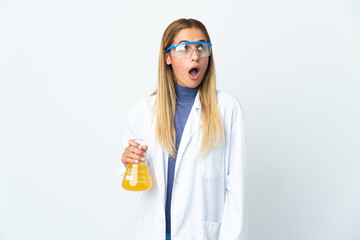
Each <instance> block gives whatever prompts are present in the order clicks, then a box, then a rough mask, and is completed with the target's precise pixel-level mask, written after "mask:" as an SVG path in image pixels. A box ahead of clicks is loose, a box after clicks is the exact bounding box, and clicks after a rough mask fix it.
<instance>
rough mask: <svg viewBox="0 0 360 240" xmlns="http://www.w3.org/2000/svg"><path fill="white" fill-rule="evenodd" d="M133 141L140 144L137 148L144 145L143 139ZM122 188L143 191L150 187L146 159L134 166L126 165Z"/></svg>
mask: <svg viewBox="0 0 360 240" xmlns="http://www.w3.org/2000/svg"><path fill="white" fill-rule="evenodd" d="M133 140H134V141H135V142H137V143H139V144H140V146H139V148H142V146H143V145H144V140H143V139H133ZM122 186H123V188H124V189H126V190H129V191H145V190H149V189H150V188H151V187H152V182H151V177H150V172H149V168H148V166H147V164H146V159H145V161H144V162H139V163H134V164H131V163H129V164H128V165H127V167H126V171H125V175H124V178H123V181H122Z"/></svg>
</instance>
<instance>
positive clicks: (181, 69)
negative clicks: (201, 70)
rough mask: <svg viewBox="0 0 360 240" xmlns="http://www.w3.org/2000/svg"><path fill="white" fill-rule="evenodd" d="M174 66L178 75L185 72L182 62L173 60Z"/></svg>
mask: <svg viewBox="0 0 360 240" xmlns="http://www.w3.org/2000/svg"><path fill="white" fill-rule="evenodd" d="M172 68H173V70H174V72H175V73H176V75H181V74H184V71H185V70H184V69H185V67H184V65H183V64H181V63H180V62H177V61H173V62H172Z"/></svg>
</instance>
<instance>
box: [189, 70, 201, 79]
mask: <svg viewBox="0 0 360 240" xmlns="http://www.w3.org/2000/svg"><path fill="white" fill-rule="evenodd" d="M189 75H190V78H191V79H193V80H195V79H197V78H198V76H199V69H198V68H192V69H190V71H189Z"/></svg>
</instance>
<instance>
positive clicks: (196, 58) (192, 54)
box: [190, 48, 199, 62]
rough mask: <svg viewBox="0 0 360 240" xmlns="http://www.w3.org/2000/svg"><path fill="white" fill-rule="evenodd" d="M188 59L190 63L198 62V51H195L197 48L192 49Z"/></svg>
mask: <svg viewBox="0 0 360 240" xmlns="http://www.w3.org/2000/svg"><path fill="white" fill-rule="evenodd" d="M194 50H195V54H194ZM190 59H191V61H196V62H197V61H199V51H198V50H197V48H194V49H193V50H192V51H191V54H190Z"/></svg>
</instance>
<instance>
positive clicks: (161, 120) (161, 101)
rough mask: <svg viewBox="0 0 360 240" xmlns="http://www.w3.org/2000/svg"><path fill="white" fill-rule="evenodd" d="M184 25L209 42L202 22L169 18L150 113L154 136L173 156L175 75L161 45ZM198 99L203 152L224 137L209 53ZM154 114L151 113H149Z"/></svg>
mask: <svg viewBox="0 0 360 240" xmlns="http://www.w3.org/2000/svg"><path fill="white" fill-rule="evenodd" d="M185 28H198V29H200V30H201V31H202V32H203V34H204V35H205V37H206V41H208V42H210V36H209V34H208V32H207V30H206V28H205V26H204V25H203V24H202V23H201V22H200V21H198V20H195V19H178V20H176V21H174V22H172V23H171V24H170V25H169V26H168V27H167V28H166V30H165V32H164V34H163V36H162V39H161V47H160V54H159V69H158V84H157V90H156V91H155V92H154V93H153V95H155V94H156V100H155V105H154V108H153V113H156V127H155V128H156V139H157V141H158V142H159V143H160V144H161V145H162V146H163V147H164V148H165V149H166V150H167V151H168V152H169V154H170V156H172V157H175V156H176V146H175V144H176V131H175V126H174V117H175V108H176V93H175V85H176V79H175V76H174V73H173V70H172V67H171V65H167V64H166V62H165V49H167V48H168V47H170V46H171V45H172V44H173V41H174V38H175V36H176V34H177V33H178V32H179V31H181V30H182V29H185ZM199 98H200V103H201V114H200V117H201V119H202V121H203V131H202V140H201V148H200V152H199V154H206V153H207V152H208V151H210V149H211V148H212V147H213V146H215V147H216V146H217V145H218V144H219V143H220V142H223V141H224V130H223V125H222V122H221V117H220V113H219V109H218V105H217V99H216V83H215V66H214V58H213V54H211V55H210V57H209V63H208V67H207V70H206V72H205V75H204V78H203V80H202V82H201V84H200V85H199ZM153 116H155V114H154V115H153Z"/></svg>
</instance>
